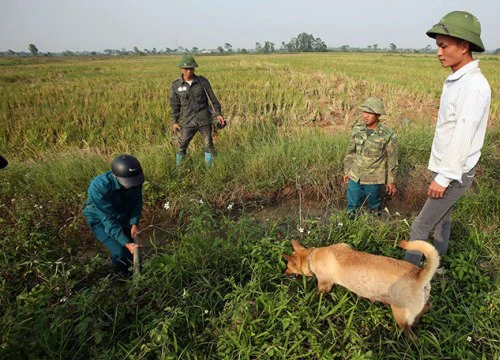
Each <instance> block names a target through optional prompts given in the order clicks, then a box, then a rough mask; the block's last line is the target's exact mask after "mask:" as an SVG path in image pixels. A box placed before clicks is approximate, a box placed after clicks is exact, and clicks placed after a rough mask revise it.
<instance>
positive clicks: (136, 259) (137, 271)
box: [133, 236, 141, 276]
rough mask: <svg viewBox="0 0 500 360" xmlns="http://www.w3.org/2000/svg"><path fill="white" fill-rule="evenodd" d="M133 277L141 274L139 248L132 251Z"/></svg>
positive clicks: (135, 242) (135, 241)
mask: <svg viewBox="0 0 500 360" xmlns="http://www.w3.org/2000/svg"><path fill="white" fill-rule="evenodd" d="M134 244H137V236H135V237H134ZM133 257H134V276H135V275H139V274H140V273H141V253H140V248H139V246H137V247H136V248H135V249H134V255H133Z"/></svg>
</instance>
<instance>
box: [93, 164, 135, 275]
mask: <svg viewBox="0 0 500 360" xmlns="http://www.w3.org/2000/svg"><path fill="white" fill-rule="evenodd" d="M143 182H144V173H143V171H142V167H141V164H140V163H139V161H138V160H137V159H136V158H135V157H133V156H130V155H120V156H118V157H116V158H115V159H114V160H113V162H112V163H111V171H108V172H105V173H103V174H101V175H98V176H96V177H95V178H93V179H92V181H91V182H90V186H89V188H88V191H87V194H88V196H87V199H86V200H85V202H84V205H83V214H84V215H85V217H86V219H87V223H88V224H89V225H90V228H91V229H92V231H93V233H94V234H95V236H96V237H97V239H98V240H99V241H100V242H101V243H102V244H103V245H104V246H105V247H106V248H107V249H108V250H109V251H110V252H111V258H112V261H113V269H114V270H115V271H116V272H117V273H119V274H121V275H123V276H125V277H129V276H130V275H131V272H130V270H129V267H130V265H131V264H132V254H133V253H134V249H135V248H136V247H137V246H138V245H137V244H134V243H133V238H134V237H135V236H136V235H137V234H138V233H139V228H138V225H139V219H140V217H141V211H142V184H143Z"/></svg>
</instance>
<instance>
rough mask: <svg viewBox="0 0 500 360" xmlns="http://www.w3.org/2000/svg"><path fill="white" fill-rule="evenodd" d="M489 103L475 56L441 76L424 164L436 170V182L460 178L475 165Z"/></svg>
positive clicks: (487, 93) (481, 142)
mask: <svg viewBox="0 0 500 360" xmlns="http://www.w3.org/2000/svg"><path fill="white" fill-rule="evenodd" d="M490 103H491V89H490V85H489V84H488V81H487V80H486V78H485V77H484V75H483V74H482V72H481V69H479V60H474V61H471V62H470V63H468V64H467V65H465V66H463V67H461V68H460V69H459V70H457V71H456V72H454V73H452V74H451V75H450V76H448V78H447V79H446V80H445V82H444V85H443V92H442V94H441V103H440V106H439V115H438V121H437V124H436V131H435V133H434V141H433V142H432V150H431V157H430V159H429V167H428V168H429V170H431V171H434V172H436V173H437V174H438V175H437V176H436V177H435V178H434V180H435V181H436V182H437V183H438V184H439V185H441V186H444V187H447V186H448V185H449V184H450V182H452V181H453V180H457V181H459V182H461V181H462V180H461V179H462V174H463V173H466V172H468V171H470V170H471V169H472V168H473V167H474V166H476V164H477V162H478V160H479V157H480V156H481V148H482V147H483V142H484V135H485V133H486V125H487V122H488V114H489V111H490Z"/></svg>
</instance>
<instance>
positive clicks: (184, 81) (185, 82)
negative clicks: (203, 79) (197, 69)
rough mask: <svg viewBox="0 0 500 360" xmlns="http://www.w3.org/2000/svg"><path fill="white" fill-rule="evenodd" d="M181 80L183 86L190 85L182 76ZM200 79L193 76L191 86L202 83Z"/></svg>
mask: <svg viewBox="0 0 500 360" xmlns="http://www.w3.org/2000/svg"><path fill="white" fill-rule="evenodd" d="M180 79H181V81H182V83H183V84H189V83H188V82H187V81H186V80H184V78H183V77H182V75H181V77H180ZM198 79H199V78H198V76H196V75H194V76H193V82H192V83H191V85H193V84H194V83H195V82H200V81H199V80H198Z"/></svg>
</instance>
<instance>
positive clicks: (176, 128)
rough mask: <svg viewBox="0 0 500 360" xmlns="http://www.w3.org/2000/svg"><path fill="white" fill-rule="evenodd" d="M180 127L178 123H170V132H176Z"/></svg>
mask: <svg viewBox="0 0 500 360" xmlns="http://www.w3.org/2000/svg"><path fill="white" fill-rule="evenodd" d="M180 129H181V126H180V125H179V124H174V125H172V132H174V133H175V132H177V131H179V130H180Z"/></svg>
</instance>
